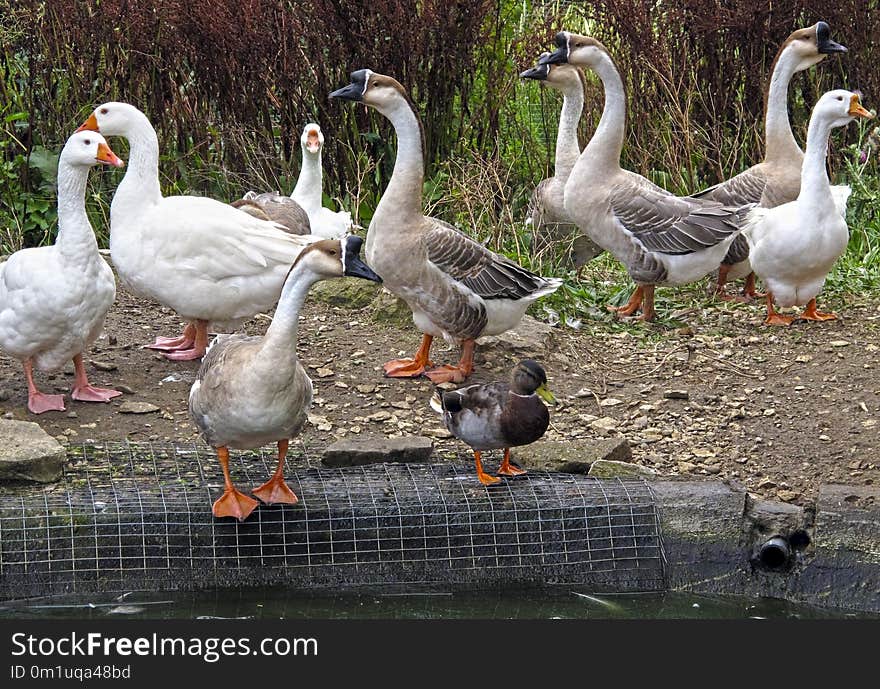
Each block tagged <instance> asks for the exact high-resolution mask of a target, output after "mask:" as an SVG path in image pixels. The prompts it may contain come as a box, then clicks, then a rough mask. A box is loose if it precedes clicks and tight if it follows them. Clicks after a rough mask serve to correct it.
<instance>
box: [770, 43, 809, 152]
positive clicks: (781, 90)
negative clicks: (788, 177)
mask: <svg viewBox="0 0 880 689" xmlns="http://www.w3.org/2000/svg"><path fill="white" fill-rule="evenodd" d="M797 66H798V59H797V56H796V55H795V54H794V53H793V52H792V51H791V50H789V49H785V50H783V52H782V54H781V55H780V56H779V59H777V61H776V66H775V67H774V68H773V74H772V75H771V76H770V89H769V92H768V94H767V112H766V113H765V116H764V138H765V140H766V143H765V146H766V151H765V154H764V159H765V160H780V159H787V158H794V159H796V160H800V159H801V158H802V156H803V152H802V151H801V147H800V146H798V143H797V141H796V140H795V138H794V134H793V133H792V131H791V123H790V122H789V120H788V85H789V83H791V78H792V77H793V76H794V73H795V72H796V71H797Z"/></svg>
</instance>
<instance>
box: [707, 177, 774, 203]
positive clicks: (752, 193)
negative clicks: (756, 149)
mask: <svg viewBox="0 0 880 689" xmlns="http://www.w3.org/2000/svg"><path fill="white" fill-rule="evenodd" d="M766 187H767V178H766V177H765V176H764V175H762V174H761V173H760V172H759V171H757V170H754V169H753V168H749V169H748V170H744V171H743V172H740V173H739V174H738V175H736V176H735V177H731V178H730V179H728V180H725V181H723V182H720V183H719V184H716V185H715V186H712V187H709V188H708V189H703V190H702V191H698V192H697V193H695V194H692V195H691V196H693V197H694V198H698V199H705V200H707V201H718V202H719V203H723V204H725V205H728V206H742V205H745V204H747V203H758V202H759V201H760V200H761V196H763V194H764V189H765V188H766Z"/></svg>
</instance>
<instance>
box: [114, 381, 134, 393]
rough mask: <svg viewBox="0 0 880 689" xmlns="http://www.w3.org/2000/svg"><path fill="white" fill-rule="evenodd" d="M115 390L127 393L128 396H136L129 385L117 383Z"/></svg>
mask: <svg viewBox="0 0 880 689" xmlns="http://www.w3.org/2000/svg"><path fill="white" fill-rule="evenodd" d="M113 389H114V390H119V392H122V393H125V394H126V395H133V394H134V390H132V389H131V388H130V387H128V386H127V385H122V384H121V383H117V384H116V385H114V386H113Z"/></svg>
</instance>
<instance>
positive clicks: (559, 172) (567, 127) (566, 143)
mask: <svg viewBox="0 0 880 689" xmlns="http://www.w3.org/2000/svg"><path fill="white" fill-rule="evenodd" d="M583 111H584V88H583V85H582V84H581V83H580V79H579V80H578V86H577V87H576V88H575V87H574V86H569V87H566V89H565V90H564V91H563V92H562V112H561V113H560V115H559V131H558V132H557V134H556V177H557V178H558V179H567V178H568V175H569V173H570V172H571V169H572V168H573V167H574V164H575V163H576V162H577V159H578V156H580V154H581V149H580V145H579V144H578V136H577V128H578V122H579V121H580V119H581V114H583Z"/></svg>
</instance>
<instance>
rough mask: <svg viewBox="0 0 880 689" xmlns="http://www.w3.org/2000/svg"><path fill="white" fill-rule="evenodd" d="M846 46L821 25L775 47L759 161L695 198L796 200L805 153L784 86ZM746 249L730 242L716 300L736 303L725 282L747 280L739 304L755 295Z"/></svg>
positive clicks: (741, 240) (739, 241)
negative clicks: (796, 135)
mask: <svg viewBox="0 0 880 689" xmlns="http://www.w3.org/2000/svg"><path fill="white" fill-rule="evenodd" d="M845 52H846V48H845V47H844V46H842V45H840V44H839V43H835V42H834V41H832V40H831V29H830V28H829V26H828V24H826V23H825V22H817V23H816V24H814V25H813V26H809V27H807V28H805V29H798V30H797V31H794V32H793V33H792V34H791V35H790V36H789V37H788V38H787V39H785V42H784V43H783V44H782V45H781V46H780V48H779V52H778V53H777V54H776V58H775V59H774V60H773V67H772V70H771V72H772V74H771V77H770V88H769V91H768V94H767V101H766V105H765V108H764V145H765V152H764V160H763V161H761V162H760V163H758V164H757V165H753V166H752V167H750V168H749V169H748V170H745V171H743V172H741V173H739V174H738V175H736V176H735V177H732V178H731V179H728V180H726V181H724V182H721V183H720V184H716V185H715V186H713V187H709V188H708V189H704V190H703V191H701V192H698V193H696V194H694V196H695V197H698V198H704V199H711V200H712V201H719V202H721V203H724V204H727V205H731V206H740V205H743V204H746V203H758V204H759V205H760V206H763V207H764V208H773V207H774V206H778V205H780V204H783V203H788V202H789V201H794V200H795V199H796V198H797V195H798V190H799V189H800V185H801V163H803V160H804V153H803V151H801V147H800V146H798V143H797V141H795V138H794V134H792V131H791V124H790V123H789V120H788V103H787V100H788V85H789V82H790V81H791V78H792V77H793V76H794V75H795V73H797V72H801V71H803V70H805V69H809V68H810V67H812V66H814V65H817V64H819V63H820V62H821V61H822V60H823V59H825V57H827V56H828V55H830V54H832V53H845ZM748 255H749V245H748V242H747V241H746V238H745V237H744V236H743V235H739V236H738V237H737V238H736V239H734V240H733V244H731V245H730V248H729V249H728V250H727V255H726V256H725V257H724V260H723V261H722V262H721V266H720V267H719V269H718V280H717V283H716V285H715V294H716V295H717V296H718V297H719V298H721V299H736V298H737V297H734V296H731V295H728V294H727V293H726V292H725V291H724V285H725V283H726V282H727V280H728V279H734V278H738V277H743V276H745V277H746V284H745V287H744V289H743V297H744V300H750V299H752V298H754V297H756V296H759V295H758V293H757V292H756V291H755V274H754V273H753V272H752V271H751V267H750V265H749V260H748Z"/></svg>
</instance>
